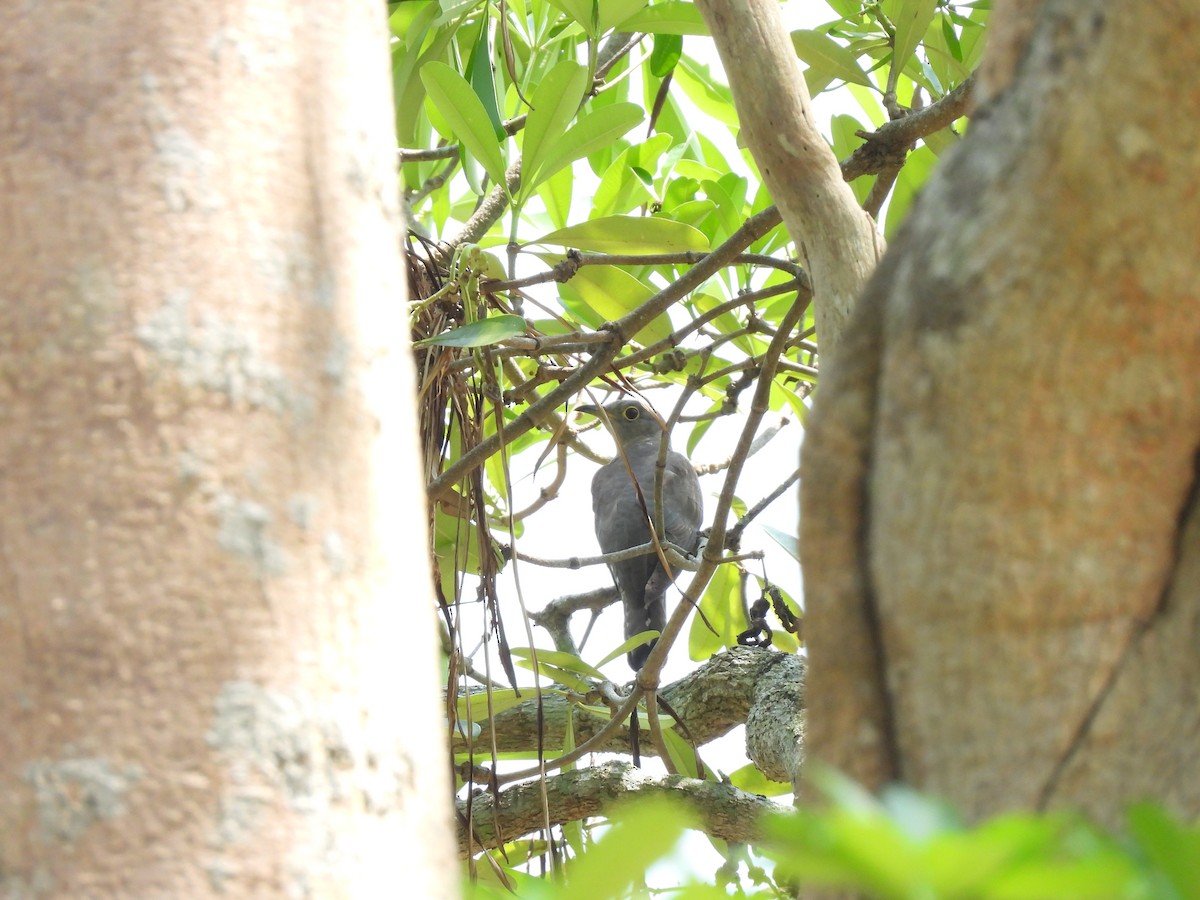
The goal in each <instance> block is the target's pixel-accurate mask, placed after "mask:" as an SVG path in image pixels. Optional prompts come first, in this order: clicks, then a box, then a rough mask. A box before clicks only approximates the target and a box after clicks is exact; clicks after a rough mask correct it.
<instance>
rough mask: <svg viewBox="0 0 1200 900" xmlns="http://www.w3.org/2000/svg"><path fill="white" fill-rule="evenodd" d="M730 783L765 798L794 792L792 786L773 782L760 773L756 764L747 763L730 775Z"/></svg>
mask: <svg viewBox="0 0 1200 900" xmlns="http://www.w3.org/2000/svg"><path fill="white" fill-rule="evenodd" d="M729 783H730V784H732V785H733V786H734V787H736V788H741V789H742V790H743V791H746V792H747V793H749V794H759V795H760V796H763V797H778V796H780V795H782V794H790V793H791V792H792V786H791V785H790V784H785V783H784V782H782V781H772V780H771V779H769V778H767V776H765V775H764V774H763V773H762V772H760V771H758V766H756V765H754V763H747V764H746V765H744V766H742V767H741V768H740V769H737V770H736V771H734V772H731V773H730V774H729Z"/></svg>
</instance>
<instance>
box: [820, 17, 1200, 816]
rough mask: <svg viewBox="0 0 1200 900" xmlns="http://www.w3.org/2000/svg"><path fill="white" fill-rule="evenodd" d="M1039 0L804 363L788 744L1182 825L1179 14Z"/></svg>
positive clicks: (1187, 555)
mask: <svg viewBox="0 0 1200 900" xmlns="http://www.w3.org/2000/svg"><path fill="white" fill-rule="evenodd" d="M1039 16H1040V18H1039V19H1038V20H1037V22H1036V24H1035V26H1034V28H1033V30H1032V36H1031V38H1030V44H1029V49H1028V51H1027V53H1025V54H1024V56H1023V58H1021V62H1020V64H1019V66H1018V68H1017V70H1016V75H1015V79H1014V81H1013V82H1012V84H1011V85H1010V86H1009V87H1008V88H1007V90H1004V91H1002V92H1001V93H1000V94H999V95H998V96H997V97H996V99H995V100H994V101H993V102H992V104H991V105H990V106H989V107H988V108H987V109H986V110H983V111H982V112H981V113H980V114H979V115H978V116H976V118H975V119H974V120H973V122H972V125H971V129H970V133H969V134H968V136H967V139H966V141H965V142H964V144H963V146H962V147H961V148H960V151H959V152H958V153H957V154H956V155H955V156H954V157H953V159H952V160H950V161H948V162H947V163H946V164H945V166H944V168H943V169H942V170H941V171H940V172H939V173H938V174H937V175H936V176H935V177H934V179H933V181H932V182H931V184H930V186H929V187H928V188H927V189H926V191H925V194H924V196H923V197H922V198H921V199H920V201H919V203H918V206H917V208H916V209H915V210H914V213H913V215H912V218H911V220H910V222H909V223H908V225H907V226H906V228H905V229H904V231H903V233H902V235H901V236H900V238H899V239H898V240H897V241H896V242H894V243H893V246H892V248H891V250H890V252H889V254H888V255H887V256H886V257H885V260H884V262H883V263H882V264H881V268H880V270H879V272H878V273H877V274H876V277H875V278H874V280H873V281H872V283H871V285H870V287H869V288H868V290H867V292H866V295H865V297H864V299H863V301H862V304H861V306H860V309H859V310H858V313H857V315H856V317H855V319H854V321H853V322H852V325H851V328H850V330H849V332H848V333H847V335H846V337H845V340H844V342H843V343H842V344H841V345H839V347H838V348H837V350H836V352H835V354H834V358H833V359H832V360H830V361H828V366H827V368H826V370H825V373H824V375H823V378H824V380H823V383H822V387H821V391H820V397H819V399H818V401H817V403H816V408H815V410H814V415H813V417H812V419H811V422H810V427H809V431H808V435H807V438H806V443H805V450H804V471H803V492H802V503H803V507H802V550H803V559H804V563H805V567H806V568H805V584H806V598H807V601H808V609H809V618H808V622H807V626H806V628H807V635H808V638H809V646H810V669H809V671H810V681H809V685H808V699H809V710H810V713H809V715H810V719H809V721H810V731H809V737H810V748H809V749H810V753H811V755H812V756H815V757H816V758H818V759H821V760H824V761H826V762H831V763H834V764H836V765H838V766H840V767H842V768H843V769H845V770H847V771H849V772H851V773H852V774H854V775H857V776H859V777H860V778H863V779H865V780H866V781H868V782H869V783H872V784H879V783H881V782H884V781H886V780H889V779H893V778H901V779H904V780H906V781H908V782H910V783H913V784H915V785H917V786H919V787H922V788H925V789H928V790H931V791H934V792H937V793H938V794H941V795H943V796H946V797H948V798H950V799H952V800H954V801H955V802H957V803H958V804H960V805H961V806H962V807H964V808H965V809H966V810H967V811H968V812H969V813H971V814H974V815H981V814H985V813H987V812H991V811H995V810H998V809H1001V808H1006V807H1011V806H1014V805H1024V806H1029V807H1047V806H1058V805H1067V804H1069V805H1073V806H1083V807H1085V808H1087V809H1089V810H1091V811H1092V812H1093V813H1095V814H1097V815H1099V816H1101V817H1102V818H1104V819H1108V820H1113V819H1116V818H1117V817H1118V816H1119V814H1120V811H1121V810H1122V809H1123V807H1124V806H1125V804H1126V803H1128V802H1129V801H1131V800H1133V799H1135V798H1139V797H1144V796H1157V797H1161V798H1163V799H1164V800H1165V801H1166V802H1167V803H1169V804H1170V805H1172V806H1174V807H1176V808H1177V809H1178V810H1180V811H1182V812H1183V813H1185V814H1187V815H1192V816H1194V815H1197V814H1200V779H1197V778H1196V761H1197V747H1200V654H1197V652H1196V644H1197V639H1198V636H1200V499H1198V494H1197V489H1196V485H1197V467H1196V466H1197V452H1198V450H1200V287H1198V285H1200V280H1198V278H1197V268H1196V265H1197V259H1198V258H1200V216H1198V215H1197V206H1198V203H1200V149H1198V148H1200V91H1197V90H1196V88H1195V53H1194V48H1195V47H1196V46H1197V42H1198V41H1200V12H1198V11H1197V9H1196V7H1195V6H1194V5H1192V4H1187V3H1162V4H1110V3H1105V2H1102V0H1088V2H1084V0H1074V2H1070V0H1048V2H1047V3H1046V4H1044V6H1043V7H1042V9H1041V11H1040V13H1039Z"/></svg>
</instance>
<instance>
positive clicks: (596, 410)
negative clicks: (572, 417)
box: [575, 403, 600, 417]
mask: <svg viewBox="0 0 1200 900" xmlns="http://www.w3.org/2000/svg"><path fill="white" fill-rule="evenodd" d="M575 412H577V413H587V414H588V415H590V416H597V417H599V415H600V407H598V406H593V405H592V404H591V403H584V404H582V405H581V406H577V407H575Z"/></svg>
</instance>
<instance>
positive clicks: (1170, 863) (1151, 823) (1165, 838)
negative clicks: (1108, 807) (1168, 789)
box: [1129, 803, 1200, 897]
mask: <svg viewBox="0 0 1200 900" xmlns="http://www.w3.org/2000/svg"><path fill="white" fill-rule="evenodd" d="M1129 830H1130V831H1131V832H1132V834H1133V836H1134V838H1136V839H1137V842H1138V844H1139V845H1140V846H1141V848H1142V850H1143V851H1145V853H1146V856H1147V857H1149V859H1150V862H1151V863H1152V864H1153V865H1154V867H1155V869H1156V870H1157V871H1159V872H1161V873H1162V875H1163V876H1164V877H1165V879H1166V880H1167V881H1168V882H1170V884H1171V886H1172V887H1173V888H1174V889H1175V892H1176V893H1177V894H1178V895H1179V896H1180V897H1200V828H1197V827H1195V826H1192V827H1190V828H1189V827H1187V826H1186V825H1182V824H1180V823H1179V822H1177V821H1176V820H1175V819H1174V818H1172V817H1171V815H1170V814H1168V813H1167V812H1166V811H1165V810H1163V809H1162V808H1161V807H1158V806H1155V805H1152V804H1149V803H1138V804H1136V805H1135V806H1133V808H1131V809H1130V810H1129Z"/></svg>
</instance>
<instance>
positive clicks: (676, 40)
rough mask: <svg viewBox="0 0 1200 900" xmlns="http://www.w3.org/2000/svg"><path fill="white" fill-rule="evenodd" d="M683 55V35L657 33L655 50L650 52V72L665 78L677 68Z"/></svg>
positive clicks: (657, 76)
mask: <svg viewBox="0 0 1200 900" xmlns="http://www.w3.org/2000/svg"><path fill="white" fill-rule="evenodd" d="M681 56H683V35H681V34H656V35H655V36H654V50H653V52H652V53H651V54H650V74H652V75H653V76H654V77H655V78H663V77H665V76H666V74H667V73H668V72H670V71H671V70H672V69H673V68H675V64H676V63H677V62H679V57H681Z"/></svg>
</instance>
